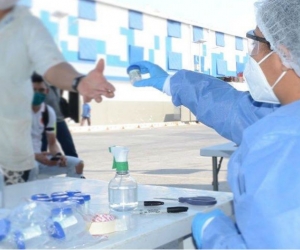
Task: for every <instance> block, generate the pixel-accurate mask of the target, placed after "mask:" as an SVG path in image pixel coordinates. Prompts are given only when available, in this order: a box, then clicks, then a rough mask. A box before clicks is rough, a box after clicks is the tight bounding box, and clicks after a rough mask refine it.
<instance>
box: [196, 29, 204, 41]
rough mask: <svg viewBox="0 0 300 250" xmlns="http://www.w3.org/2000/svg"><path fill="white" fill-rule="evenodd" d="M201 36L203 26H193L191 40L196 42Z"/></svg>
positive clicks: (201, 38)
mask: <svg viewBox="0 0 300 250" xmlns="http://www.w3.org/2000/svg"><path fill="white" fill-rule="evenodd" d="M203 38H204V37H203V28H200V27H196V26H193V42H198V41H200V40H203Z"/></svg>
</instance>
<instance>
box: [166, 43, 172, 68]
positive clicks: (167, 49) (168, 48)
mask: <svg viewBox="0 0 300 250" xmlns="http://www.w3.org/2000/svg"><path fill="white" fill-rule="evenodd" d="M165 43H166V69H167V68H168V67H169V66H168V65H169V52H172V38H171V37H166V42H165Z"/></svg>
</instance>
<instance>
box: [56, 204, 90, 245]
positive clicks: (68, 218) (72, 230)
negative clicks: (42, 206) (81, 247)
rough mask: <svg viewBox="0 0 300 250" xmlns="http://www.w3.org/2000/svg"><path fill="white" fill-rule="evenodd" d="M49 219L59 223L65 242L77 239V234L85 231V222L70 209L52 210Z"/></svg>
mask: <svg viewBox="0 0 300 250" xmlns="http://www.w3.org/2000/svg"><path fill="white" fill-rule="evenodd" d="M51 219H52V221H54V222H58V223H59V225H60V226H61V228H62V229H63V231H64V234H65V238H66V239H67V240H70V239H71V238H73V237H77V236H78V234H80V233H82V232H83V231H86V222H85V221H84V219H83V218H82V216H81V215H80V214H79V213H77V212H76V211H74V210H73V209H72V208H71V207H68V206H66V207H61V208H54V209H52V211H51Z"/></svg>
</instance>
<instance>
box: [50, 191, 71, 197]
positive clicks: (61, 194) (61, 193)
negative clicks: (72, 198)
mask: <svg viewBox="0 0 300 250" xmlns="http://www.w3.org/2000/svg"><path fill="white" fill-rule="evenodd" d="M63 195H68V193H67V192H54V193H52V194H51V197H55V196H63Z"/></svg>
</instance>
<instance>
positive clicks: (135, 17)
mask: <svg viewBox="0 0 300 250" xmlns="http://www.w3.org/2000/svg"><path fill="white" fill-rule="evenodd" d="M128 14H129V28H131V29H137V30H143V14H142V13H141V12H137V11H133V10H129V13H128Z"/></svg>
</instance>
